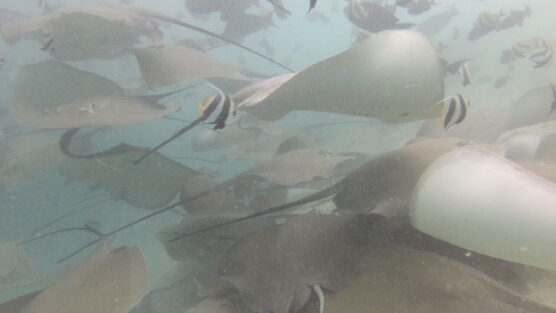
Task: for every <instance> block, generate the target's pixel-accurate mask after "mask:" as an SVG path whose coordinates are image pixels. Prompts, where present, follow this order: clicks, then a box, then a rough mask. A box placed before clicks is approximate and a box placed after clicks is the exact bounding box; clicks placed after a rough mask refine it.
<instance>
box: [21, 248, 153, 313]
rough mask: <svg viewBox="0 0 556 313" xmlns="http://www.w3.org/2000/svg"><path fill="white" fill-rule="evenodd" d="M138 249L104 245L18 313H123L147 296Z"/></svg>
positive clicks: (140, 255)
mask: <svg viewBox="0 0 556 313" xmlns="http://www.w3.org/2000/svg"><path fill="white" fill-rule="evenodd" d="M148 291H149V289H148V280H147V269H146V266H145V261H144V258H143V254H142V253H141V251H140V250H139V248H136V247H134V248H129V247H119V248H116V247H113V246H112V245H111V244H110V243H109V242H108V241H104V242H102V243H101V244H100V245H99V246H98V247H97V249H96V250H95V251H94V252H93V253H92V254H90V255H89V256H87V257H86V258H85V259H83V260H81V261H80V262H79V263H78V264H77V265H76V266H75V267H74V268H72V269H70V270H69V271H68V272H67V273H65V274H64V275H63V276H62V277H60V278H59V279H58V280H56V281H55V282H54V283H53V284H52V285H50V286H48V287H47V288H46V289H44V291H42V292H41V293H39V294H38V295H37V296H36V297H35V298H34V299H33V300H32V301H31V303H29V305H27V306H26V307H25V308H24V309H23V310H22V312H21V313H38V312H40V313H65V312H67V313H70V312H71V313H89V312H90V313H93V312H110V313H127V312H129V311H131V310H132V309H133V308H134V307H135V306H136V305H137V304H138V303H139V302H140V301H141V299H142V298H143V297H144V296H145V295H146V294H147V292H148Z"/></svg>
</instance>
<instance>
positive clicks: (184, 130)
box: [133, 115, 207, 164]
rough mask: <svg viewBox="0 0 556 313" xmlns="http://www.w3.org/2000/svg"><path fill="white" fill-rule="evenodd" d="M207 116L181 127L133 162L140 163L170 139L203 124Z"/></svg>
mask: <svg viewBox="0 0 556 313" xmlns="http://www.w3.org/2000/svg"><path fill="white" fill-rule="evenodd" d="M206 119H207V117H206V116H204V115H203V116H201V117H199V118H198V119H196V120H194V121H193V122H191V124H189V125H187V126H185V127H184V128H182V129H180V130H179V131H177V132H176V133H175V134H173V135H172V136H171V137H170V138H168V139H166V140H164V141H163V142H162V143H161V144H159V145H158V146H156V147H154V148H152V149H151V150H149V151H148V152H147V153H145V154H143V155H142V156H141V157H140V158H139V159H137V160H135V161H133V163H135V164H139V162H141V161H143V160H144V159H145V158H146V157H148V156H149V155H150V154H151V153H153V152H155V151H157V150H158V149H160V148H162V147H164V146H165V145H166V144H167V143H169V142H170V141H172V140H174V139H176V138H178V137H179V136H181V135H183V134H184V133H186V132H187V131H189V130H190V129H192V128H193V127H195V126H197V125H199V124H201V123H202V122H203V121H204V120H206Z"/></svg>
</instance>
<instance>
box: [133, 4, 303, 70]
mask: <svg viewBox="0 0 556 313" xmlns="http://www.w3.org/2000/svg"><path fill="white" fill-rule="evenodd" d="M136 11H137V12H138V13H141V12H145V13H144V15H146V16H147V17H153V18H156V19H159V20H162V21H165V22H168V23H172V24H175V25H179V26H182V27H185V28H189V29H192V30H194V31H197V32H200V33H203V34H205V35H208V36H211V37H214V38H218V39H220V40H222V41H225V42H227V43H229V44H232V45H234V46H237V47H240V48H242V49H244V50H246V51H249V52H251V53H253V54H255V55H257V56H259V57H261V58H263V59H265V60H267V61H269V62H271V63H274V64H276V65H278V66H279V67H281V68H283V69H285V70H287V71H289V72H292V73H293V72H294V70H292V69H290V68H289V67H287V66H285V65H284V64H282V63H280V62H278V61H276V60H274V59H272V58H270V57H267V56H266V55H264V54H262V53H260V52H257V51H255V50H253V49H251V48H249V47H246V46H244V45H242V44H240V43H239V42H237V41H233V40H231V39H228V38H225V37H222V36H220V35H218V34H216V33H213V32H211V31H208V30H206V29H203V28H200V27H197V26H195V25H191V24H188V23H185V22H182V21H180V20H178V19H176V18H173V17H170V16H167V15H164V14H161V13H158V12H155V11H150V10H146V9H142V10H140V11H139V8H137V9H136Z"/></svg>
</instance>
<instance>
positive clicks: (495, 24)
mask: <svg viewBox="0 0 556 313" xmlns="http://www.w3.org/2000/svg"><path fill="white" fill-rule="evenodd" d="M503 16H504V14H503V13H502V12H500V13H497V14H493V13H486V12H483V13H481V14H479V16H478V17H477V20H475V23H473V29H472V30H471V32H469V35H468V36H467V40H469V41H473V40H477V39H479V38H481V37H483V36H485V35H486V34H488V33H490V32H491V31H493V30H497V31H499V30H501V29H502V17H503Z"/></svg>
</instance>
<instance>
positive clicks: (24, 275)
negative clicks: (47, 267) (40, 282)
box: [0, 241, 37, 290]
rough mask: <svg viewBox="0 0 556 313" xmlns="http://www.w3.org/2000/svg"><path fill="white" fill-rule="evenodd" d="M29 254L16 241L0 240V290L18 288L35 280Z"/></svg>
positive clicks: (34, 272)
mask: <svg viewBox="0 0 556 313" xmlns="http://www.w3.org/2000/svg"><path fill="white" fill-rule="evenodd" d="M32 267H33V266H32V262H31V259H30V257H29V255H28V254H27V253H26V252H25V250H23V247H21V246H18V245H17V243H16V242H13V241H7V242H0V290H2V289H9V288H18V287H24V286H27V285H30V284H32V283H34V282H36V281H37V277H36V274H37V273H36V271H35V270H34V269H33V268H32Z"/></svg>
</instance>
